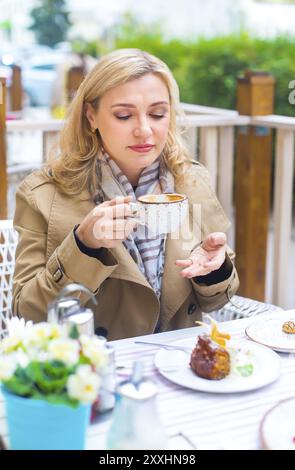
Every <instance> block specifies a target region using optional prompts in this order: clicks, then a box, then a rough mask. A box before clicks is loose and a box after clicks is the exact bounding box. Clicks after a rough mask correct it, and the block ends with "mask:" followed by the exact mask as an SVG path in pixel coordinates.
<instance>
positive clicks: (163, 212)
mask: <svg viewBox="0 0 295 470" xmlns="http://www.w3.org/2000/svg"><path fill="white" fill-rule="evenodd" d="M131 204H132V210H133V212H134V214H135V215H136V216H137V217H138V221H139V224H141V225H145V226H146V227H147V228H148V230H149V231H150V232H151V233H152V234H155V235H158V234H164V233H171V232H174V231H175V230H177V229H178V227H179V226H180V225H181V223H182V221H183V220H184V218H185V216H186V214H187V210H188V199H187V196H186V195H185V194H179V193H164V194H146V195H144V196H140V197H139V198H138V199H137V203H131Z"/></svg>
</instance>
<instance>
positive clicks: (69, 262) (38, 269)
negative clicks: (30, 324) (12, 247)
mask: <svg viewBox="0 0 295 470" xmlns="http://www.w3.org/2000/svg"><path fill="white" fill-rule="evenodd" d="M48 224H49V222H48V220H46V218H45V217H44V214H42V213H41V211H39V210H38V205H37V204H36V200H35V198H34V197H33V196H32V192H31V190H30V188H29V187H28V184H27V182H26V180H25V181H24V182H23V183H22V184H21V185H20V187H19V188H18V191H17V194H16V211H15V216H14V228H15V230H16V231H17V232H18V235H19V241H18V246H17V249H16V263H15V272H14V285H13V301H12V308H13V313H14V314H15V315H19V316H23V317H24V318H26V319H27V320H33V321H37V322H38V321H44V320H46V318H47V306H48V304H49V303H50V302H52V301H53V300H54V299H55V298H56V296H57V295H58V293H59V291H60V290H61V289H62V288H63V287H64V286H66V285H67V284H70V283H71V282H78V283H81V284H83V285H85V286H86V287H88V288H89V289H90V290H91V291H92V292H94V293H96V292H97V291H98V289H99V287H100V285H101V284H102V283H103V281H104V280H105V279H106V278H107V277H109V276H110V274H111V273H112V272H113V271H114V270H115V268H116V267H117V260H116V259H115V258H114V256H113V255H112V254H111V253H110V252H108V256H107V257H106V259H104V260H103V261H101V260H99V259H95V258H90V257H89V256H87V255H86V254H84V253H82V252H81V251H80V250H79V248H78V246H77V244H76V241H75V237H74V232H73V230H71V231H70V232H69V233H68V235H66V237H65V238H64V240H63V241H62V242H61V243H60V245H59V246H57V248H56V249H55V250H54V251H53V252H52V254H51V256H50V257H49V258H48V259H47V256H46V250H47V233H48ZM73 228H74V227H73ZM80 297H81V301H82V303H85V302H87V300H88V299H89V297H87V295H85V294H82V295H81V296H80Z"/></svg>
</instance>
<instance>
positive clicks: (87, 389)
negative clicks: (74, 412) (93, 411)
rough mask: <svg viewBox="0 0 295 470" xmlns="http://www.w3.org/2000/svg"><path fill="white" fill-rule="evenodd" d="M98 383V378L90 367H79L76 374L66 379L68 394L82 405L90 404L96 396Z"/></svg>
mask: <svg viewBox="0 0 295 470" xmlns="http://www.w3.org/2000/svg"><path fill="white" fill-rule="evenodd" d="M100 382H101V381H100V378H99V377H98V375H97V374H96V373H94V372H92V370H91V366H90V365H81V366H79V367H78V368H77V371H76V374H74V375H71V376H70V377H69V379H68V382H67V389H68V394H69V396H70V397H71V398H75V399H76V400H79V401H81V402H82V403H92V402H94V401H95V400H96V398H97V396H98V390H99V386H100Z"/></svg>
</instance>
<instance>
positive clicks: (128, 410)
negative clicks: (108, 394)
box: [107, 363, 167, 450]
mask: <svg viewBox="0 0 295 470" xmlns="http://www.w3.org/2000/svg"><path fill="white" fill-rule="evenodd" d="M139 369H140V366H138V363H137V364H136V365H135V367H134V372H133V375H132V377H131V379H130V380H127V381H124V382H122V383H121V384H120V385H119V386H118V388H117V394H116V406H115V410H114V416H113V422H112V425H111V427H110V431H109V433H108V437H107V449H109V450H129V449H131V450H135V449H144V450H152V449H156V450H157V449H165V448H166V447H167V437H166V434H165V430H164V428H163V426H162V424H161V421H160V419H159V416H158V411H157V407H156V395H157V391H158V390H157V387H156V385H155V384H154V383H153V382H151V381H149V380H144V379H143V378H142V374H141V373H140V372H139Z"/></svg>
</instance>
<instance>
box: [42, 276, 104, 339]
mask: <svg viewBox="0 0 295 470" xmlns="http://www.w3.org/2000/svg"><path fill="white" fill-rule="evenodd" d="M77 291H80V292H85V293H86V294H89V295H90V297H91V300H92V301H93V303H94V304H95V305H97V300H96V298H95V296H94V295H93V293H92V292H91V290H89V289H88V288H87V287H85V286H83V284H78V283H72V284H68V285H67V286H65V287H64V288H63V289H62V290H61V291H60V293H59V294H58V296H57V298H56V300H55V301H54V302H52V303H50V304H49V305H48V314H47V319H48V321H49V322H52V323H61V324H66V325H68V326H69V327H70V326H73V325H75V326H76V327H77V330H78V332H79V334H82V333H84V334H87V335H94V316H93V311H92V310H91V309H90V308H85V307H82V306H81V302H80V299H79V298H78V297H73V296H71V297H68V295H69V294H73V293H74V292H77Z"/></svg>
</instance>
